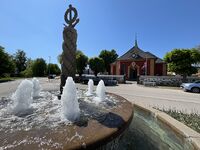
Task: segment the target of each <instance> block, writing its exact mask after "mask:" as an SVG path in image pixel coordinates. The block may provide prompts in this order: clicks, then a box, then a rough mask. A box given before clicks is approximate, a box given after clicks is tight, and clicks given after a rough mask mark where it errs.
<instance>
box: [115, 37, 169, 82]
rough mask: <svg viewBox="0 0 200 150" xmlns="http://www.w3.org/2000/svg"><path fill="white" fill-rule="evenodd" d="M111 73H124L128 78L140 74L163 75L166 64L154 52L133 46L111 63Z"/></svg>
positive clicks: (134, 78) (165, 70)
mask: <svg viewBox="0 0 200 150" xmlns="http://www.w3.org/2000/svg"><path fill="white" fill-rule="evenodd" d="M111 74H112V75H126V79H128V80H136V79H137V77H138V76H140V75H150V76H155V75H156V76H165V75H167V64H166V63H165V62H164V61H163V60H162V59H160V58H158V57H157V56H155V55H154V54H152V53H150V52H144V51H143V50H141V49H140V48H139V47H138V44H137V39H136V40H135V46H134V47H133V48H131V49H130V50H129V51H127V52H126V53H125V54H124V55H122V56H121V57H119V58H118V59H117V60H116V61H115V62H114V63H112V64H111Z"/></svg>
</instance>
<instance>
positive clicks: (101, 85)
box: [96, 80, 106, 101]
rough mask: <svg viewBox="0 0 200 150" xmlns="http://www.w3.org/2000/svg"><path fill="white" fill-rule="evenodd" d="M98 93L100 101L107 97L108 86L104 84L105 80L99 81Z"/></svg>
mask: <svg viewBox="0 0 200 150" xmlns="http://www.w3.org/2000/svg"><path fill="white" fill-rule="evenodd" d="M96 94H97V97H98V98H99V100H100V101H103V100H105V97H106V87H105V85H104V82H103V80H101V81H100V82H99V83H98V85H97V89H96Z"/></svg>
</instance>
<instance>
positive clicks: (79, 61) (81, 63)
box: [76, 50, 88, 76]
mask: <svg viewBox="0 0 200 150" xmlns="http://www.w3.org/2000/svg"><path fill="white" fill-rule="evenodd" d="M87 62H88V57H87V56H85V55H84V54H83V52H81V51H80V50H78V51H76V72H77V73H78V74H79V76H81V75H82V74H83V70H84V69H85V67H86V66H87Z"/></svg>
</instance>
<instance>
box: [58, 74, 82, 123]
mask: <svg viewBox="0 0 200 150" xmlns="http://www.w3.org/2000/svg"><path fill="white" fill-rule="evenodd" d="M61 102H62V117H63V118H64V120H69V121H72V122H74V121H76V120H77V119H79V116H80V108H79V103H78V99H77V93H76V86H75V83H74V81H73V79H72V77H68V78H67V80H66V83H65V86H64V88H63V94H62V97H61Z"/></svg>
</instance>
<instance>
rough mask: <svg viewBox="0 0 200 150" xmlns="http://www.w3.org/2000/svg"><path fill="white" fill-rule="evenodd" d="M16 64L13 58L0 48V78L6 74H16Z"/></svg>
mask: <svg viewBox="0 0 200 150" xmlns="http://www.w3.org/2000/svg"><path fill="white" fill-rule="evenodd" d="M14 71H15V64H14V61H13V59H12V57H11V56H10V55H9V54H8V53H6V52H5V49H4V47H2V46H0V77H3V76H4V75H5V74H10V73H14Z"/></svg>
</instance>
